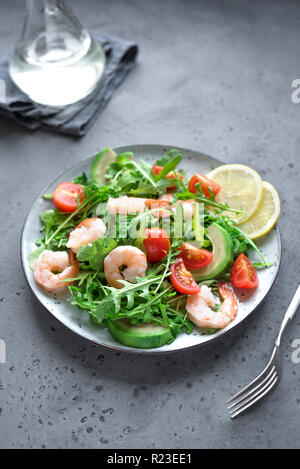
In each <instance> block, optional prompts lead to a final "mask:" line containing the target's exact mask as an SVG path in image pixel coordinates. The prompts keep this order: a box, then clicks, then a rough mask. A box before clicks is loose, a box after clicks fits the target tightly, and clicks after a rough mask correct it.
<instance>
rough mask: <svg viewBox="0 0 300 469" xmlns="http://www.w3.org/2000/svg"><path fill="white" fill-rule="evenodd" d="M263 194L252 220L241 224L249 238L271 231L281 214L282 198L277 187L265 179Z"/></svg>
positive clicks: (258, 236) (240, 226)
mask: <svg viewBox="0 0 300 469" xmlns="http://www.w3.org/2000/svg"><path fill="white" fill-rule="evenodd" d="M263 188H264V190H263V196H262V200H261V202H260V204H259V207H258V210H257V211H256V213H255V214H254V215H253V217H252V218H250V220H248V221H246V222H245V223H243V224H241V225H239V228H241V230H243V231H244V233H246V234H247V235H248V236H249V238H251V239H256V238H260V237H261V236H264V235H265V234H267V233H269V231H270V230H271V229H272V228H273V226H274V225H275V223H276V222H277V220H278V218H279V215H280V199H279V195H278V193H277V191H276V189H275V188H274V187H273V186H272V184H270V183H269V182H265V181H263Z"/></svg>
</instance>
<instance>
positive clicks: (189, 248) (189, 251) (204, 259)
mask: <svg viewBox="0 0 300 469" xmlns="http://www.w3.org/2000/svg"><path fill="white" fill-rule="evenodd" d="M180 251H181V253H180V257H181V258H182V260H183V262H184V264H185V265H186V267H188V268H190V269H201V268H202V267H205V266H206V265H208V264H209V263H210V262H211V261H212V258H213V257H214V255H213V253H212V252H211V251H208V250H207V249H203V248H197V247H196V246H193V244H190V243H183V244H182V246H181V248H180Z"/></svg>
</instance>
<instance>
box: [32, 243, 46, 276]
mask: <svg viewBox="0 0 300 469" xmlns="http://www.w3.org/2000/svg"><path fill="white" fill-rule="evenodd" d="M43 251H45V246H40V247H39V248H37V249H35V250H34V251H32V252H31V253H30V254H29V267H30V268H31V270H33V266H34V263H35V261H36V260H37V258H38V257H39V255H40V254H41V253H42V252H43Z"/></svg>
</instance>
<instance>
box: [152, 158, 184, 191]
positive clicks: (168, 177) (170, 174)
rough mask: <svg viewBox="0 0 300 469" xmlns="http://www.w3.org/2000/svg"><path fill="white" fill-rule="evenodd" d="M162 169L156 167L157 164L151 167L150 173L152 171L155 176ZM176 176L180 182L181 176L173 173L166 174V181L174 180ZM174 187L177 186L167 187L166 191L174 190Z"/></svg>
mask: <svg viewBox="0 0 300 469" xmlns="http://www.w3.org/2000/svg"><path fill="white" fill-rule="evenodd" d="M163 169H164V168H163V166H158V165H157V164H155V165H154V166H152V171H153V172H154V173H155V174H156V175H157V174H159V173H160V172H161V171H162V170H163ZM177 176H178V177H179V179H181V180H182V179H183V176H182V174H180V173H177V172H176V173H175V172H174V171H170V172H169V173H168V174H167V176H166V178H167V179H174V178H176V177H177ZM176 187H177V186H176V184H175V185H173V186H168V187H167V189H168V190H171V189H176Z"/></svg>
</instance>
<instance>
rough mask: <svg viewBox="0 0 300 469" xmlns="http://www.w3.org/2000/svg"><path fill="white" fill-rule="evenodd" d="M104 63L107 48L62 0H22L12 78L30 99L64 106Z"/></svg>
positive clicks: (91, 85) (86, 88)
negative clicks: (20, 20) (102, 45)
mask: <svg viewBox="0 0 300 469" xmlns="http://www.w3.org/2000/svg"><path fill="white" fill-rule="evenodd" d="M104 67H105V54H104V52H103V50H102V48H101V47H100V46H99V44H98V43H96V42H95V41H94V39H93V38H92V37H91V36H90V34H89V33H88V31H86V30H85V29H84V28H83V27H82V26H81V24H80V22H79V21H78V19H77V18H76V17H75V16H74V14H73V12H72V10H71V9H70V7H69V5H68V4H67V2H66V1H65V0H26V13H25V21H24V25H23V29H22V33H21V37H20V38H19V41H18V43H17V45H16V47H15V50H14V53H13V55H12V57H11V60H10V64H9V71H10V75H11V78H12V79H13V81H14V82H15V84H16V85H17V86H18V87H19V88H20V89H21V90H22V91H23V92H24V93H26V94H27V95H28V96H29V97H30V98H31V99H32V100H33V101H36V102H37V103H40V104H45V105H50V106H65V105H67V104H71V103H74V102H76V101H79V100H81V99H83V98H84V97H86V96H87V95H88V94H90V93H91V92H92V91H93V90H94V89H95V87H96V85H97V83H98V81H99V79H100V77H101V75H102V73H103V70H104Z"/></svg>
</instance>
